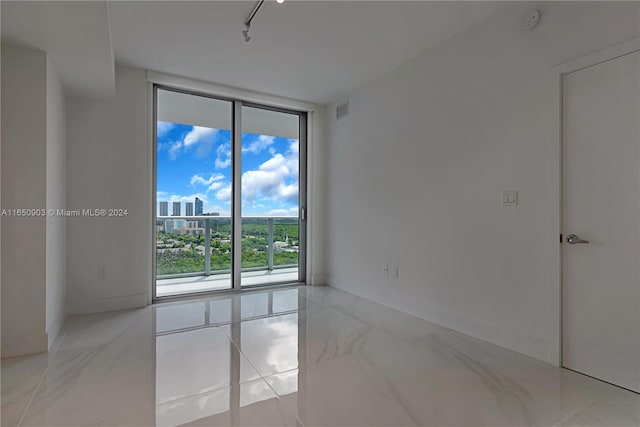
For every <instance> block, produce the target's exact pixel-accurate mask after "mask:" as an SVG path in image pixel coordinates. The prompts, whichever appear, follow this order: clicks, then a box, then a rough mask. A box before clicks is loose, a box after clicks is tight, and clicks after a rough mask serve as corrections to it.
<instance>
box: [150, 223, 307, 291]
mask: <svg viewBox="0 0 640 427" xmlns="http://www.w3.org/2000/svg"><path fill="white" fill-rule="evenodd" d="M168 220H171V221H174V220H183V221H185V223H186V225H190V226H189V227H176V225H175V224H173V223H172V224H171V226H169V227H166V221H168ZM245 220H247V221H249V224H245V222H244V221H245ZM196 221H197V224H196V227H193V225H194V224H193V222H196ZM242 221H243V223H242V225H243V228H244V226H245V225H263V224H261V223H262V222H263V221H264V222H266V237H267V238H266V248H265V250H266V253H267V259H266V266H257V267H242V271H243V272H244V271H260V270H268V271H273V270H275V269H280V268H291V267H297V266H298V264H297V263H296V264H277V265H276V263H274V253H275V252H276V247H275V244H274V243H277V242H276V241H274V233H275V228H276V226H291V225H295V228H296V229H297V228H298V225H299V224H298V217H297V216H243V217H242ZM189 223H190V224H189ZM200 224H202V225H203V226H202V227H200ZM213 225H222V228H223V233H225V231H226V229H227V228H228V236H227V237H226V238H220V237H218V238H217V240H219V241H221V242H229V243H230V242H231V217H230V216H211V215H196V216H186V215H183V216H158V217H156V227H157V229H158V233H157V234H159V232H160V231H161V230H160V228H162V230H163V231H164V233H165V234H166V235H168V236H174V235H204V253H203V256H204V271H201V270H196V271H189V272H181V273H166V272H165V273H164V274H157V276H156V277H157V278H158V279H170V278H179V277H192V276H211V275H216V274H225V273H230V272H231V270H230V268H231V265H230V261H229V268H227V269H224V268H223V269H220V268H218V269H212V267H211V247H212V245H211V243H212V236H211V232H212V226H213ZM172 227H173V230H172ZM217 228H218V227H217ZM242 234H243V238H242V240H243V242H244V241H245V237H247V236H245V233H244V232H243V233H242ZM253 237H255V236H253ZM285 240H289V238H286V239H285ZM295 240H296V241H298V236H297V235H296V236H295ZM174 242H175V240H174ZM286 243H287V245H286V246H284V247H282V248H281V249H282V250H283V251H287V252H296V254H297V253H298V246H297V245H290V244H289V243H288V242H286ZM163 245H164V243H163ZM281 245H282V244H280V245H279V246H281ZM165 250H169V251H171V252H172V253H179V252H180V251H181V250H182V248H175V247H171V248H166V247H160V246H158V242H156V251H157V252H158V251H165ZM243 255H244V253H243ZM156 256H158V255H157V254H156ZM158 273H159V272H158Z"/></svg>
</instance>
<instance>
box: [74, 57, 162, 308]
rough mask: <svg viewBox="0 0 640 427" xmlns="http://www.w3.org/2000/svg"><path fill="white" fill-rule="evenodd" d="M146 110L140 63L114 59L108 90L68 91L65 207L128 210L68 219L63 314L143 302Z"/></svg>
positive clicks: (147, 277)
mask: <svg viewBox="0 0 640 427" xmlns="http://www.w3.org/2000/svg"><path fill="white" fill-rule="evenodd" d="M148 114H149V111H148V109H147V82H146V75H145V72H144V71H142V70H136V69H131V68H126V67H116V96H115V98H112V99H106V100H99V99H90V98H83V97H77V96H69V97H68V98H67V136H68V140H67V205H68V207H69V209H83V208H84V209H95V208H103V209H109V208H121V209H127V210H128V216H127V217H119V218H118V217H115V218H109V217H104V218H95V217H94V218H90V217H73V218H68V219H67V275H68V291H67V295H68V297H67V301H68V310H69V314H77V313H86V312H96V311H105V310H113V309H121V308H127V307H139V306H144V305H146V304H147V299H148V292H149V291H150V286H151V253H152V251H151V195H152V190H151V150H150V148H149V135H148V131H147V128H148V126H149V121H148V120H149V116H148ZM100 269H104V273H105V274H104V276H103V277H99V276H101V275H99V271H100Z"/></svg>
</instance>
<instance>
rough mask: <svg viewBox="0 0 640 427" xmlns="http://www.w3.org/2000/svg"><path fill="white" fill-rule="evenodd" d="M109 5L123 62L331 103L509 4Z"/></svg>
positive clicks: (117, 54) (115, 42)
mask: <svg viewBox="0 0 640 427" xmlns="http://www.w3.org/2000/svg"><path fill="white" fill-rule="evenodd" d="M253 5H254V2H253V1H249V2H246V1H230V2H219V1H212V2H184V1H164V2H145V1H142V2H133V1H126V2H121V1H112V2H109V12H110V22H111V37H112V41H113V49H114V53H115V58H116V62H118V63H122V64H126V65H131V66H135V67H141V68H146V69H151V70H155V71H161V72H165V73H171V74H177V75H181V76H185V77H191V78H196V79H200V80H205V81H209V82H214V83H219V84H223V85H228V86H235V87H240V88H244V89H250V90H255V91H259V92H263V93H269V94H275V95H279V96H284V97H289V98H293V99H298V100H304V101H310V102H317V103H327V102H330V101H334V100H336V99H338V98H340V97H342V96H344V95H345V94H347V93H348V92H350V91H351V90H353V89H355V88H357V87H359V86H361V85H363V84H365V83H367V82H369V81H371V80H373V79H375V78H377V77H379V76H380V75H382V74H384V73H385V72H386V71H389V70H391V69H393V68H395V67H396V66H398V65H400V64H402V63H404V62H406V61H408V60H410V59H411V58H413V57H415V56H417V55H419V54H420V53H421V52H423V51H425V50H427V49H428V48H430V47H432V46H434V45H436V44H438V43H440V42H442V41H444V40H446V39H448V38H450V37H452V36H453V35H455V34H457V33H459V32H460V31H462V30H464V29H466V28H468V27H469V26H471V25H473V24H474V23H476V22H478V21H480V20H482V19H484V18H486V17H488V16H489V15H491V14H493V13H495V12H496V11H497V10H498V9H499V8H502V7H504V6H505V5H506V3H505V2H483V1H472V2H450V1H449V2H428V1H411V2H404V1H296V0H289V1H287V2H286V3H284V4H283V5H279V4H276V3H275V1H267V2H266V3H265V4H264V6H263V7H262V9H261V10H260V12H259V13H258V15H257V16H256V18H255V20H254V21H253V24H252V26H251V36H252V40H251V42H249V43H245V42H244V39H243V37H242V34H241V31H242V30H243V28H244V27H243V23H244V21H245V19H246V17H247V15H248V14H249V12H250V11H251V9H252V7H253Z"/></svg>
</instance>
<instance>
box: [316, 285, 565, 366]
mask: <svg viewBox="0 0 640 427" xmlns="http://www.w3.org/2000/svg"><path fill="white" fill-rule="evenodd" d="M327 277H328V282H327V285H329V286H331V287H334V288H336V289H339V290H341V291H344V292H349V293H352V294H354V295H357V296H359V297H362V298H365V299H369V300H371V301H373V302H376V303H378V304H382V305H385V306H387V307H390V308H393V309H395V310H398V311H401V312H403V313H407V314H410V315H412V316H415V317H418V318H420V319H423V320H426V321H429V322H432V323H435V324H437V325H440V326H444V327H445V328H449V329H453V330H455V331H458V332H461V333H463V334H466V335H470V336H472V337H474V338H478V339H480V340H483V341H486V342H489V343H491V344H495V345H498V346H500V347H504V348H507V349H509V350H513V351H515V352H518V353H522V354H525V355H527V356H530V357H533V358H535V359H538V360H541V361H543V362H547V363H551V364H552V365H556V366H557V365H558V361H557V360H555V359H554V358H552V357H550V354H554V353H553V351H550V350H553V349H551V348H550V347H551V346H550V343H548V342H547V341H545V340H543V339H540V338H537V337H532V336H527V335H524V334H521V333H518V332H517V331H514V330H513V329H511V328H508V327H504V326H500V325H493V324H489V323H486V322H483V321H481V320H479V319H472V318H468V317H465V316H461V315H460V314H458V313H453V312H451V311H449V310H444V309H442V307H437V306H433V305H430V304H424V306H423V308H422V310H421V311H420V312H418V311H415V310H410V309H407V308H406V307H401V306H399V305H397V304H390V303H389V302H388V301H382V300H380V299H378V298H375V297H373V296H371V295H363V294H361V293H355V292H354V291H353V290H351V289H349V288H348V287H344V286H342V284H343V283H347V282H345V281H343V280H340V279H338V280H332V279H334V278H333V277H332V276H327Z"/></svg>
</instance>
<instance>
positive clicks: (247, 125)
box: [154, 86, 306, 298]
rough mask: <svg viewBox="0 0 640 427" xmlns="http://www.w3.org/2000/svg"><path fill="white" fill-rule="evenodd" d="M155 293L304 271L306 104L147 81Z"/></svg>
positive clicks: (223, 286)
mask: <svg viewBox="0 0 640 427" xmlns="http://www.w3.org/2000/svg"><path fill="white" fill-rule="evenodd" d="M154 102H155V112H154V117H155V118H154V120H155V132H156V135H155V142H156V159H155V160H156V162H155V165H156V167H155V170H156V173H155V181H156V202H155V235H156V239H155V254H156V256H155V277H156V279H155V284H154V296H155V298H163V297H171V296H177V295H183V294H190V293H198V292H211V291H217V290H229V289H240V288H241V287H246V286H259V285H265V284H273V283H286V282H297V281H303V280H304V274H305V271H304V261H305V256H304V247H305V227H304V225H305V221H304V219H305V218H304V215H305V212H304V203H302V201H303V200H304V198H305V191H304V188H305V182H306V181H305V176H306V175H305V168H304V165H305V161H304V159H305V153H306V150H305V149H306V114H305V113H300V112H294V111H286V110H281V109H274V108H271V107H266V106H260V105H254V104H244V103H242V102H241V101H237V100H225V99H218V98H214V97H210V96H206V95H202V94H194V93H186V92H182V91H178V90H175V89H169V88H163V87H158V86H156V87H155V88H154Z"/></svg>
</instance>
